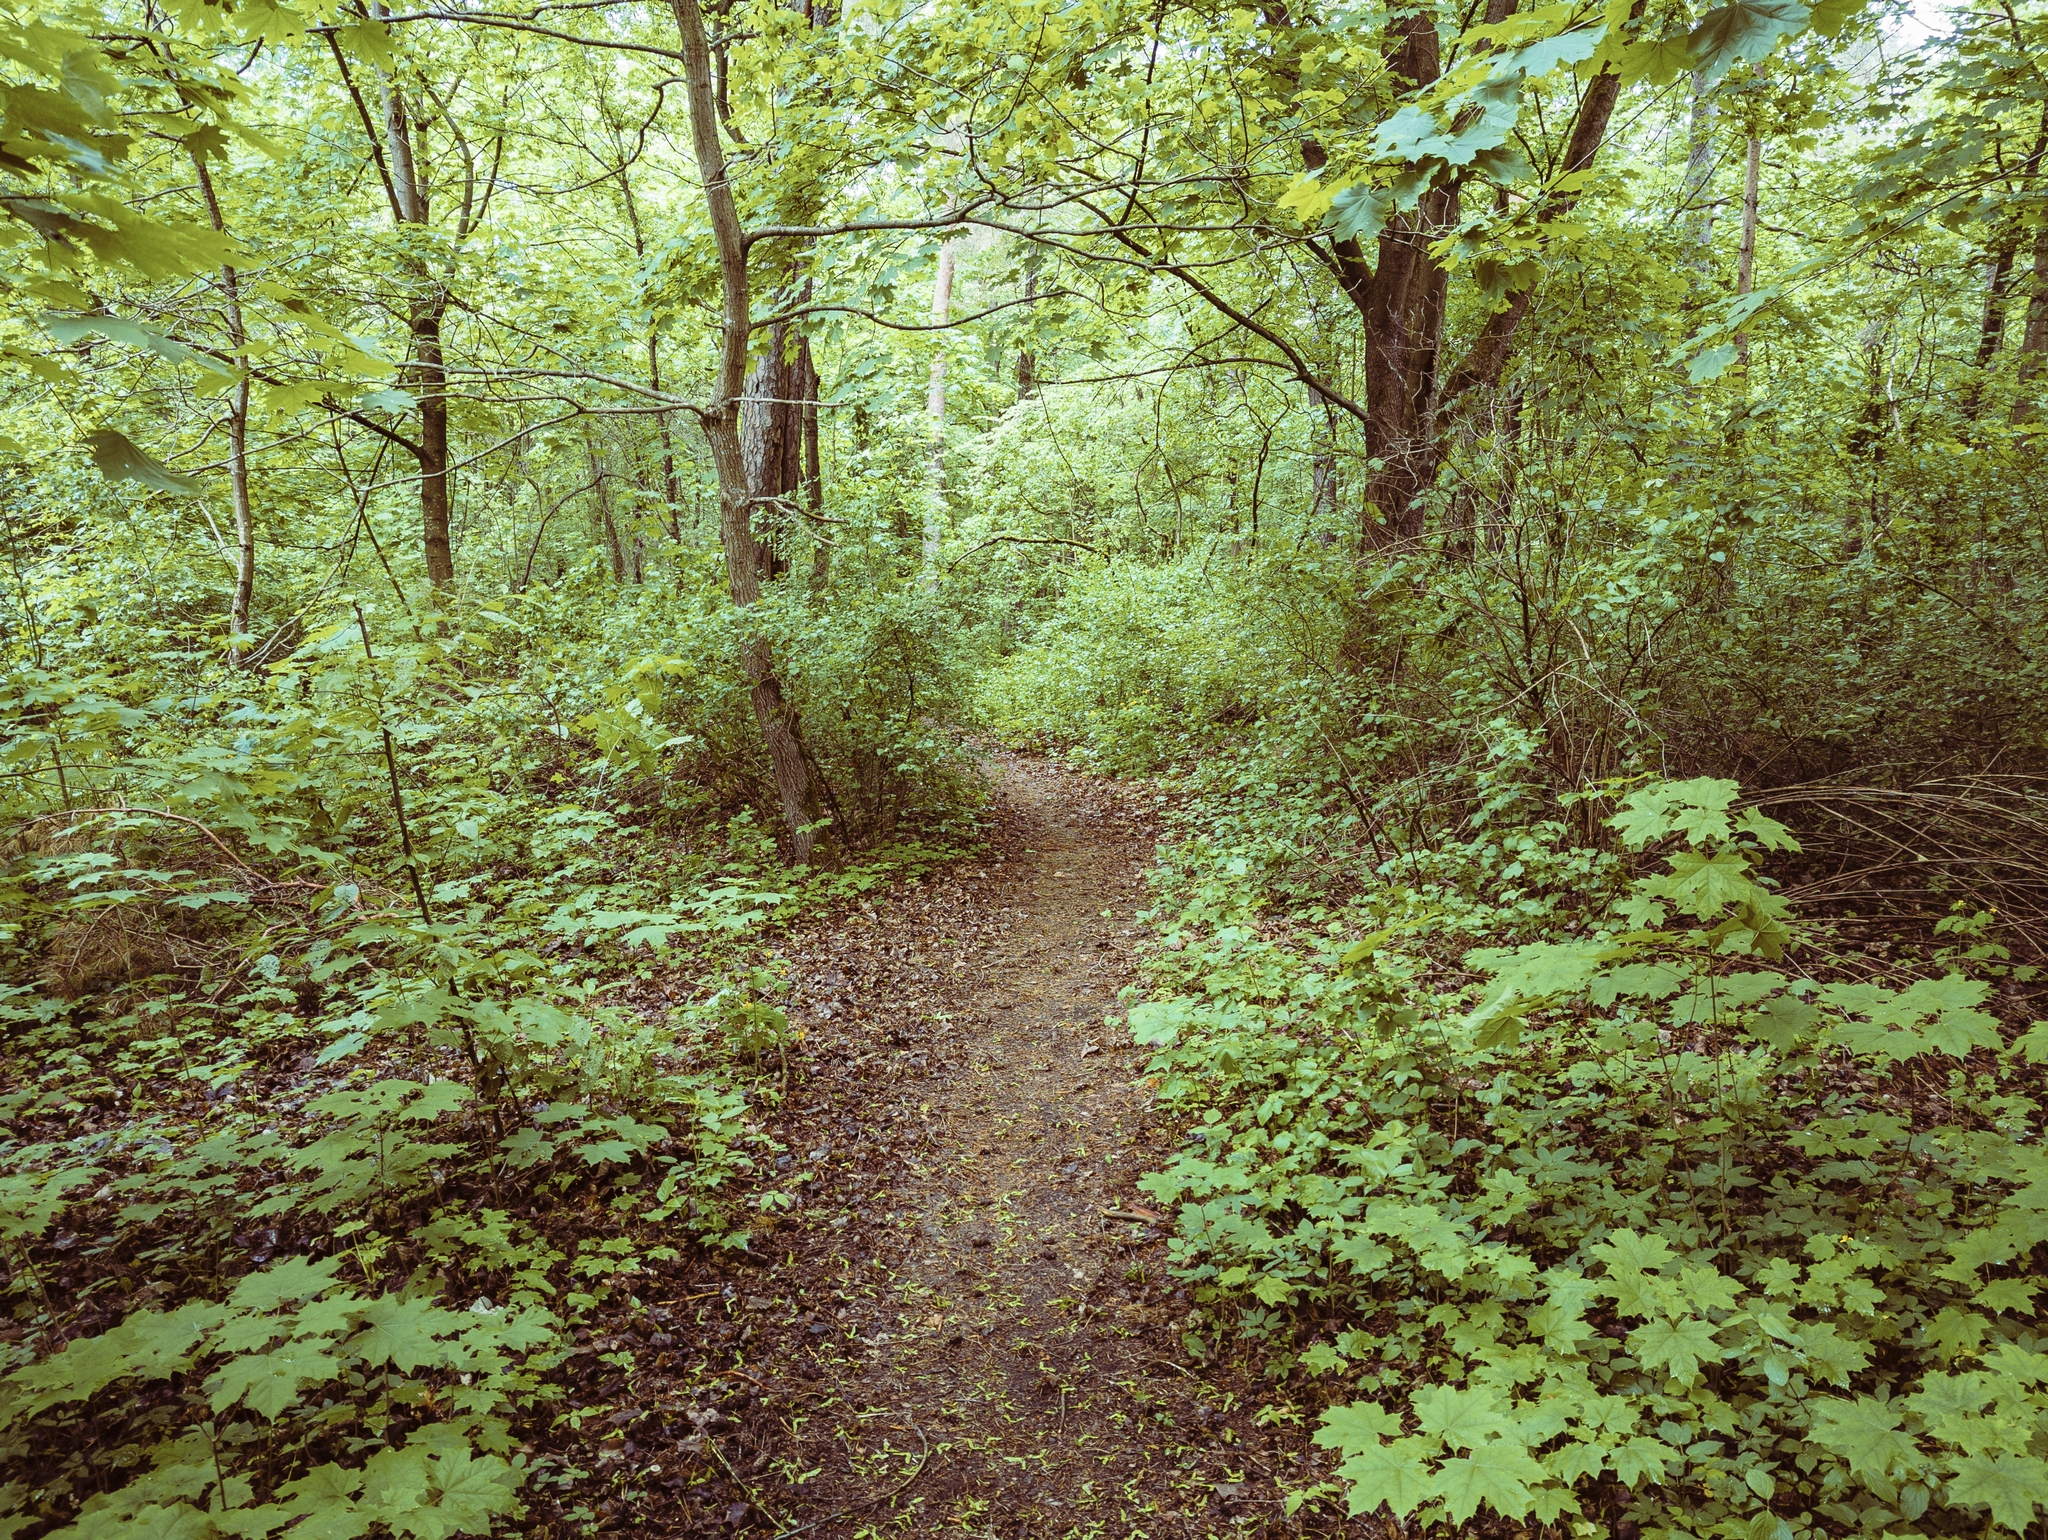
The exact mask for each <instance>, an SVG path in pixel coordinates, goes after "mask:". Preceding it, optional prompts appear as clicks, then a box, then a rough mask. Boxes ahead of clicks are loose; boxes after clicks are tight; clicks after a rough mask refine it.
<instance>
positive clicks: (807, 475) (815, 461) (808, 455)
mask: <svg viewBox="0 0 2048 1540" xmlns="http://www.w3.org/2000/svg"><path fill="white" fill-rule="evenodd" d="M803 348H804V362H805V364H806V366H807V367H806V369H805V372H806V373H807V374H808V375H809V376H810V378H811V381H812V383H813V385H815V384H816V382H817V378H818V370H817V366H816V365H814V364H812V363H811V362H810V351H811V345H810V343H809V342H808V341H806V342H805V343H804V345H803ZM804 508H805V510H806V511H807V512H808V513H809V514H810V516H811V592H812V594H813V595H821V594H823V593H824V592H825V590H826V588H827V587H829V586H830V584H831V581H832V541H831V539H830V537H829V536H828V535H827V534H826V531H825V464H824V456H823V455H822V454H821V453H820V450H819V443H818V392H817V391H816V390H815V389H814V390H813V391H812V392H811V395H810V398H809V399H808V400H806V401H805V402H804Z"/></svg>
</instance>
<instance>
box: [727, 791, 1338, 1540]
mask: <svg viewBox="0 0 2048 1540" xmlns="http://www.w3.org/2000/svg"><path fill="white" fill-rule="evenodd" d="M991 768H992V770H993V771H994V773H995V774H996V775H997V776H998V777H999V791H998V806H997V808H996V810H995V822H994V828H993V849H992V851H991V853H990V855H989V856H988V857H987V858H986V859H984V860H982V861H980V862H978V863H970V864H969V865H968V866H966V867H964V868H954V869H953V870H951V871H949V872H947V873H945V874H942V875H939V876H935V877H933V878H931V879H929V880H927V881H926V882H925V883H923V884H920V885H916V886H913V887H911V888H909V889H908V890H905V891H903V892H901V893H899V894H898V895H897V896H896V897H895V898H894V900H893V901H891V902H890V903H889V904H888V905H887V906H886V907H884V908H883V909H881V910H880V911H869V912H867V913H863V914H861V915H859V916H858V917H857V918H856V919H855V920H854V922H853V923H850V924H849V923H847V922H846V921H844V920H842V921H840V922H839V923H838V924H836V925H834V926H830V927H822V928H819V929H816V930H813V931H811V932H808V933H803V934H798V935H795V936H792V937H791V938H790V939H789V941H788V942H787V944H786V945H785V946H783V947H782V948H781V949H780V950H781V952H782V955H783V959H784V961H785V962H786V963H787V965H788V966H789V968H790V970H791V974H792V979H793V982H794V983H795V985H796V986H797V996H796V1004H797V1009H796V1012H795V1014H796V1015H797V1017H798V1019H799V1020H800V1021H802V1022H803V1023H804V1025H805V1027H806V1049H805V1052H804V1055H803V1060H804V1063H803V1067H802V1073H803V1080H802V1083H801V1088H800V1089H799V1090H797V1091H796V1092H795V1094H793V1096H792V1098H791V1101H792V1105H791V1106H790V1107H789V1108H788V1109H787V1110H786V1113H785V1115H784V1118H783V1120H782V1121H781V1123H780V1125H779V1126H778V1127H777V1128H776V1130H775V1132H776V1134H777V1137H778V1138H780V1139H782V1140H783V1141H784V1142H785V1143H786V1144H787V1145H788V1147H789V1150H790V1154H789V1155H788V1156H787V1157H785V1160H786V1161H787V1167H786V1170H785V1173H784V1174H785V1175H786V1176H787V1175H795V1174H800V1173H801V1172H803V1171H808V1172H810V1173H811V1174H812V1177H813V1180H812V1181H811V1182H809V1183H808V1184H807V1185H806V1186H805V1187H804V1189H803V1191H804V1192H805V1194H806V1197H805V1199H804V1201H803V1202H802V1203H801V1204H800V1205H799V1206H798V1207H797V1208H796V1209H795V1210H794V1211H792V1212H790V1213H788V1214H786V1215H783V1216H779V1221H778V1223H777V1224H776V1225H775V1227H774V1229H773V1231H772V1233H770V1234H768V1235H766V1236H762V1237H759V1238H758V1239H757V1240H756V1242H755V1247H754V1249H755V1251H756V1252H757V1253H760V1254H763V1255H764V1257H767V1256H772V1258H773V1261H772V1262H771V1263H770V1265H769V1266H768V1267H767V1268H766V1269H765V1270H764V1271H763V1272H759V1273H753V1274H750V1275H749V1277H748V1278H747V1280H746V1281H745V1283H744V1285H743V1287H744V1288H745V1289H746V1290H747V1291H748V1292H744V1293H743V1294H741V1295H740V1296H739V1297H737V1298H729V1299H728V1300H726V1301H724V1302H723V1303H724V1304H725V1306H726V1309H725V1310H724V1311H723V1312H722V1315H723V1319H719V1318H718V1317H717V1316H714V1317H713V1318H712V1319H711V1321H710V1324H711V1325H712V1326H713V1327H714V1329H719V1330H723V1331H724V1332H726V1333H728V1334H729V1335H728V1338H727V1340H728V1342H729V1343H730V1345H731V1347H732V1349H733V1350H734V1351H735V1352H736V1354H737V1360H736V1367H735V1369H734V1370H733V1371H732V1377H735V1378H736V1380H743V1381H744V1382H745V1383H746V1384H747V1385H750V1386H752V1387H755V1389H754V1390H752V1391H748V1392H746V1393H744V1394H743V1395H742V1396H741V1397H740V1398H739V1400H738V1401H737V1402H736V1403H735V1404H734V1405H733V1407H732V1408H731V1411H732V1413H733V1414H734V1415H735V1416H736V1419H737V1420H736V1422H735V1423H734V1424H733V1425H731V1431H730V1432H729V1433H728V1434H726V1435H724V1436H722V1437H718V1438H715V1439H714V1442H715V1443H716V1445H717V1448H716V1450H715V1452H716V1454H717V1456H718V1458H719V1459H720V1461H721V1462H722V1463H724V1464H725V1465H726V1466H727V1468H728V1472H729V1474H730V1476H731V1478H732V1480H733V1481H734V1482H736V1483H738V1484H739V1487H740V1489H741V1490H742V1491H744V1492H745V1494H746V1496H747V1498H748V1499H749V1500H748V1501H746V1502H734V1503H730V1504H728V1505H726V1507H725V1508H724V1509H723V1511H722V1514H721V1515H720V1518H719V1522H720V1523H722V1524H723V1525H725V1526H729V1527H730V1529H733V1530H741V1529H743V1530H746V1531H748V1532H765V1533H768V1534H778V1535H792V1534H794V1533H796V1532H798V1531H799V1530H801V1531H802V1532H804V1533H807V1534H811V1535H815V1536H818V1537H820V1540H829V1537H836V1536H844V1537H854V1536H869V1535H875V1536H879V1535H906V1536H922V1535H938V1534H963V1533H965V1534H974V1535H995V1536H1005V1537H1008V1536H1027V1535H1028V1536H1033V1537H1036V1536H1047V1537H1051V1536H1072V1537H1083V1536H1091V1537H1092V1536H1136V1535H1144V1536H1182V1535H1185V1536H1202V1535H1210V1534H1224V1533H1229V1534H1256V1533H1262V1532H1266V1531H1269V1530H1270V1531H1272V1532H1275V1533H1283V1532H1296V1531H1295V1530H1294V1528H1293V1525H1292V1524H1291V1523H1289V1522H1288V1521H1286V1520H1284V1519H1282V1517H1281V1504H1280V1491H1279V1487H1278V1485H1277V1484H1276V1481H1275V1479H1274V1478H1275V1476H1276V1475H1277V1474H1279V1471H1280V1469H1281V1468H1282V1467H1283V1466H1285V1467H1287V1469H1288V1472H1289V1476H1290V1480H1289V1483H1288V1484H1290V1485H1294V1484H1299V1479H1300V1473H1299V1472H1297V1471H1296V1470H1295V1469H1294V1466H1295V1463H1296V1462H1298V1460H1299V1456H1300V1441H1299V1436H1298V1434H1292V1433H1290V1434H1287V1435H1286V1436H1285V1437H1284V1439H1283V1440H1281V1441H1275V1439H1274V1437H1273V1435H1272V1434H1271V1433H1270V1432H1269V1430H1266V1429H1261V1428H1258V1427H1255V1426H1254V1425H1253V1423H1252V1420H1251V1419H1252V1414H1253V1413H1255V1412H1256V1410H1257V1408H1258V1404H1259V1402H1258V1399H1257V1397H1256V1394H1255V1391H1254V1390H1253V1389H1252V1388H1251V1387H1247V1386H1245V1385H1243V1384H1238V1383H1233V1381H1232V1380H1231V1378H1230V1377H1229V1376H1228V1375H1227V1374H1224V1373H1222V1372H1221V1371H1219V1370H1216V1369H1214V1368H1210V1369H1206V1370H1204V1369H1201V1366H1200V1365H1199V1363H1198V1362H1193V1361H1191V1360H1190V1359H1189V1357H1188V1353H1187V1350H1186V1348H1185V1347H1184V1346H1183V1343H1182V1340H1181V1333H1182V1327H1183V1324H1184V1318H1185V1317H1186V1315H1187V1312H1188V1309H1189V1304H1188V1300H1187V1298H1186V1296H1185V1295H1184V1294H1183V1293H1181V1292H1180V1291H1179V1289H1178V1288H1177V1287H1176V1285H1175V1284H1174V1282H1173V1280H1172V1279H1171V1278H1170V1277H1168V1276H1167V1273H1166V1265H1165V1264H1166V1255H1165V1242H1164V1239H1163V1236H1162V1232H1163V1231H1164V1230H1165V1229H1167V1228H1170V1227H1169V1226H1167V1225H1166V1224H1165V1222H1164V1221H1162V1220H1160V1219H1159V1216H1157V1215H1156V1214H1152V1213H1151V1212H1150V1211H1149V1208H1148V1200H1146V1199H1144V1198H1143V1197H1142V1196H1141V1195H1140V1194H1138V1193H1137V1191H1136V1189H1135V1187H1134V1185H1133V1184H1134V1182H1135V1179H1136V1177H1137V1176H1138V1175H1139V1174H1140V1173H1141V1172H1142V1171H1143V1170H1144V1169H1146V1168H1147V1167H1148V1166H1149V1165H1154V1164H1156V1163H1157V1159H1158V1157H1159V1155H1160V1153H1161V1152H1162V1151H1163V1150H1164V1149H1165V1148H1166V1147H1167V1145H1168V1142H1169V1140H1170V1138H1171V1137H1172V1135H1171V1132H1170V1131H1168V1130H1165V1129H1162V1128H1161V1127H1159V1126H1158V1123H1157V1120H1156V1119H1155V1117H1154V1115H1153V1113H1152V1110H1151V1105H1150V1103H1151V1097H1150V1093H1149V1091H1148V1090H1147V1089H1146V1087H1145V1086H1144V1085H1143V1084H1142V1083H1141V1082H1140V1081H1139V1079H1138V1077H1139V1076H1140V1075H1141V1074H1142V1069H1143V1064H1144V1056H1143V1054H1142V1053H1140V1052H1139V1051H1137V1050H1136V1049H1134V1048H1132V1047H1131V1046H1130V1045H1129V1038H1128V1035H1127V1033H1126V1032H1125V1030H1124V1029H1123V1027H1122V1025H1121V1011H1120V1009H1119V1005H1118V1000H1117V991H1118V990H1119V989H1120V988H1121V987H1122V986H1123V985H1125V984H1127V983H1129V982H1130V981H1131V979H1132V976H1133V975H1132V961H1133V959H1132V948H1133V946H1134V944H1135V942H1136V939H1137V934H1136V933H1137V927H1136V926H1135V925H1134V924H1133V914H1134V912H1135V910H1137V909H1138V908H1140V907H1142V906H1143V903H1144V891H1145V890H1144V888H1143V884H1142V872H1143V870H1144V868H1145V866H1146V865H1147V864H1148V863H1149V862H1150V860H1151V858H1152V853H1153V849H1154V839H1155V837H1156V831H1155V826H1154V822H1153V818H1152V808H1151V805H1150V802H1149V798H1148V797H1147V796H1146V795H1145V794H1143V793H1141V792H1139V791H1137V790H1135V789H1133V788H1130V787H1127V786H1122V785H1119V784H1117V783H1112V782H1105V781H1101V780H1097V779H1093V778H1090V777H1086V776H1082V775H1078V774H1075V773H1073V772H1070V771H1066V770H1064V769H1061V768H1059V767H1056V766H1052V765H1048V764H1046V763H1044V762H1041V761H1034V760H1027V759H1022V758H1010V757H1001V758H998V759H996V760H995V761H993V762H992V764H991ZM1110 1016H1115V1017H1116V1018H1117V1021H1118V1025H1115V1026H1111V1025H1108V1024H1107V1023H1106V1020H1105V1018H1106V1017H1110ZM1198 1371H1199V1372H1198ZM716 1431H717V1430H716V1425H715V1424H714V1427H713V1432H714V1434H715V1433H716Z"/></svg>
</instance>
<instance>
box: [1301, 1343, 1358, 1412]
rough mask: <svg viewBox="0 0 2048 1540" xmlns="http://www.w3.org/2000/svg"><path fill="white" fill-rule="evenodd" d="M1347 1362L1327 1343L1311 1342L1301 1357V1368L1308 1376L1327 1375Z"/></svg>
mask: <svg viewBox="0 0 2048 1540" xmlns="http://www.w3.org/2000/svg"><path fill="white" fill-rule="evenodd" d="M1347 1362H1349V1360H1347V1359H1346V1358H1345V1357H1344V1355H1343V1354H1342V1353H1340V1352H1338V1351H1337V1350H1336V1349H1335V1348H1333V1347H1331V1346H1330V1344H1329V1343H1327V1342H1311V1343H1310V1344H1309V1345H1308V1346H1307V1347H1306V1348H1305V1349H1303V1351H1302V1355H1301V1366H1302V1368H1304V1369H1306V1370H1308V1372H1309V1373H1310V1374H1328V1373H1329V1372H1330V1371H1331V1370H1332V1369H1341V1368H1343V1367H1344V1365H1345V1364H1346V1363H1347ZM1326 1420H1327V1418H1326Z"/></svg>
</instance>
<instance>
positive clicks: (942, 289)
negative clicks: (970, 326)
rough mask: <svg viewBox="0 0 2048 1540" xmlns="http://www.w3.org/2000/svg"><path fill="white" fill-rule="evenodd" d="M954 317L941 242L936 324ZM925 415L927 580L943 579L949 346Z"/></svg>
mask: <svg viewBox="0 0 2048 1540" xmlns="http://www.w3.org/2000/svg"><path fill="white" fill-rule="evenodd" d="M952 315H953V242H952V240H951V239H950V238H946V237H942V238H941V239H940V242H939V271H938V274H937V276H936V277H935V278H934V279H933V280H932V325H934V326H944V325H945V324H946V323H947V321H949V320H951V319H952ZM925 415H926V416H927V417H929V418H930V419H931V434H932V443H931V461H930V469H929V477H930V486H929V487H928V489H927V490H928V492H929V494H930V501H929V503H928V505H927V506H926V508H925V514H924V580H925V582H926V583H927V584H936V583H937V582H938V580H939V537H940V535H941V533H942V531H943V522H942V521H943V519H944V517H945V509H946V345H945V343H944V342H943V341H942V342H940V343H939V345H938V348H937V349H936V351H934V352H933V354H932V385H931V391H930V393H929V394H928V395H927V396H926V398H925Z"/></svg>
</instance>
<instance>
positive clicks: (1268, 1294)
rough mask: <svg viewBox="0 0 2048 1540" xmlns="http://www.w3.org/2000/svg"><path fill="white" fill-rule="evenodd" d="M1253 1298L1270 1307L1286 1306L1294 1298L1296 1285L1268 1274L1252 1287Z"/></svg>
mask: <svg viewBox="0 0 2048 1540" xmlns="http://www.w3.org/2000/svg"><path fill="white" fill-rule="evenodd" d="M1252 1297H1253V1298H1254V1299H1258V1300H1262V1301H1263V1302H1264V1303H1266V1304H1269V1305H1284V1304H1286V1303H1287V1302H1288V1301H1289V1300H1290V1299H1292V1298H1294V1285H1293V1284H1291V1283H1289V1282H1288V1281H1287V1280H1286V1279H1285V1278H1275V1277H1274V1276H1273V1275H1272V1274H1270V1273H1268V1274H1267V1275H1266V1276H1265V1277H1263V1278H1261V1279H1260V1280H1259V1281H1258V1282H1257V1283H1255V1284H1253V1285H1252Z"/></svg>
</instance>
